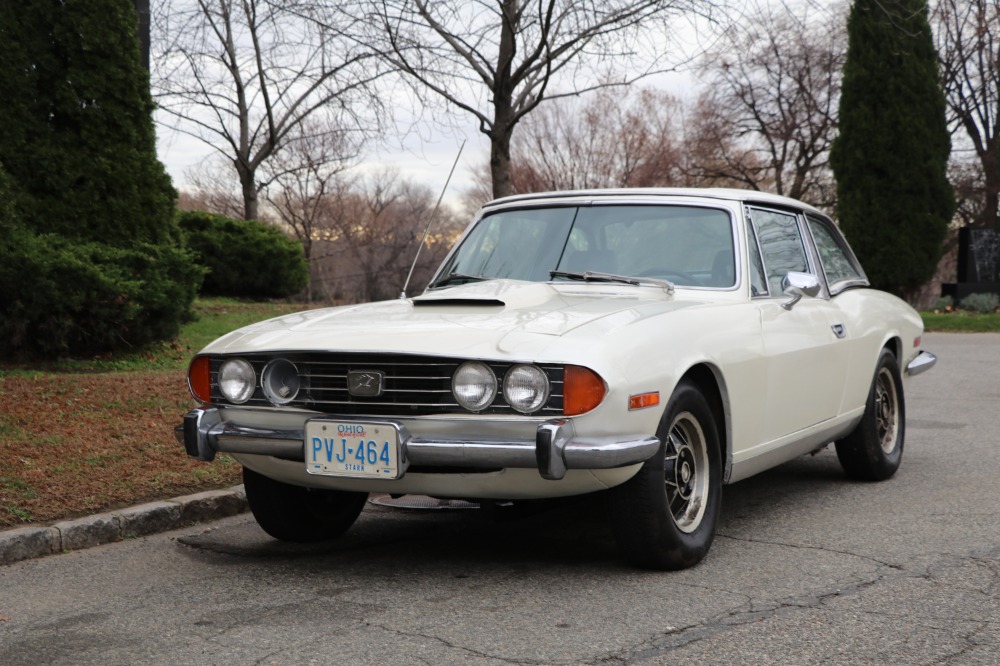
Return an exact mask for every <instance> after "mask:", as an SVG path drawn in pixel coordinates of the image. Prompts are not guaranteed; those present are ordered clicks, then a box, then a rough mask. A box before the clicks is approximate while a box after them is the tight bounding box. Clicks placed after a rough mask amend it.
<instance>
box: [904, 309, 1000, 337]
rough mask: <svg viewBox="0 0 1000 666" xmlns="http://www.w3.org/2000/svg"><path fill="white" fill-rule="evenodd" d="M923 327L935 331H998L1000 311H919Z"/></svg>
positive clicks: (999, 329)
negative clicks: (983, 312) (988, 312)
mask: <svg viewBox="0 0 1000 666" xmlns="http://www.w3.org/2000/svg"><path fill="white" fill-rule="evenodd" d="M920 316H921V317H922V318H923V320H924V329H925V330H927V331H931V332H935V333H1000V312H993V313H991V314H976V313H973V312H969V311H967V310H953V311H951V312H939V311H936V312H921V313H920Z"/></svg>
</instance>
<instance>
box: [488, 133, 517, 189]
mask: <svg viewBox="0 0 1000 666" xmlns="http://www.w3.org/2000/svg"><path fill="white" fill-rule="evenodd" d="M510 134H511V133H510V130H507V131H504V132H497V131H494V132H493V133H491V134H490V176H491V177H492V179H493V196H494V198H497V199H499V198H500V197H505V196H508V195H510V194H514V186H513V183H512V182H511V178H510Z"/></svg>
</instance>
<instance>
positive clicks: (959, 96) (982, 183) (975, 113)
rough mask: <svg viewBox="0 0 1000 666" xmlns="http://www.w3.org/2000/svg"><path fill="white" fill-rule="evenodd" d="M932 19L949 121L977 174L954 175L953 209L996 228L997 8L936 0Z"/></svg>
mask: <svg viewBox="0 0 1000 666" xmlns="http://www.w3.org/2000/svg"><path fill="white" fill-rule="evenodd" d="M935 19H936V21H937V27H938V30H937V35H938V53H939V55H940V58H941V71H942V83H943V85H944V90H945V99H946V100H947V103H948V110H949V112H950V115H951V121H952V124H953V126H954V128H955V130H956V131H958V130H962V131H963V132H964V134H965V137H966V138H967V143H966V142H963V143H964V144H965V145H969V144H971V147H972V152H973V154H974V155H975V160H977V161H978V162H979V165H978V166H979V168H980V169H981V170H982V173H981V174H979V176H978V177H975V176H973V175H971V174H969V173H968V168H967V166H966V168H964V169H960V171H963V173H964V177H963V178H962V180H961V183H959V185H960V187H959V188H958V189H959V192H958V194H959V198H960V202H959V203H960V206H962V205H963V204H964V205H966V206H971V209H972V210H975V215H974V216H972V218H971V219H970V220H969V221H970V223H972V224H975V225H978V226H987V225H992V226H996V227H997V228H1000V4H997V2H996V0H938V3H937V7H936V9H935ZM974 198H979V199H980V201H979V202H977V203H976V202H972V201H970V199H974ZM966 212H967V213H968V209H967V210H966Z"/></svg>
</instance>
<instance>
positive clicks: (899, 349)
mask: <svg viewBox="0 0 1000 666" xmlns="http://www.w3.org/2000/svg"><path fill="white" fill-rule="evenodd" d="M882 349H888V350H889V351H891V352H892V353H893V355H895V357H896V362H897V363H899V364H902V363H903V339H902V338H900V337H899V334H898V333H897V334H894V335H893V336H892V337H890V338H889V339H888V340H886V341H885V343H884V344H883V345H882ZM880 353H881V352H880Z"/></svg>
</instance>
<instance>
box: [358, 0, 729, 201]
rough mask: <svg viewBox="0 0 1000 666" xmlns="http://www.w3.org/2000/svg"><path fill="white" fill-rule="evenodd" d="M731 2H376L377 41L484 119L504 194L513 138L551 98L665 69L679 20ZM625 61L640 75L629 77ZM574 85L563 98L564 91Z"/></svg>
mask: <svg viewBox="0 0 1000 666" xmlns="http://www.w3.org/2000/svg"><path fill="white" fill-rule="evenodd" d="M724 1H725V0H701V1H696V0H583V1H581V0H537V1H534V2H528V1H526V0H441V1H439V2H430V1H429V0H370V1H369V2H368V3H367V5H368V9H369V14H368V16H369V20H370V22H371V24H372V25H373V27H374V29H375V30H376V34H375V35H373V37H372V41H373V42H375V43H378V44H380V49H381V51H382V53H383V56H384V57H385V58H386V59H387V60H388V61H389V62H390V63H391V64H392V65H393V66H394V67H395V68H397V69H398V70H399V71H400V72H402V73H403V74H404V75H406V76H407V77H409V79H410V80H411V82H412V83H414V84H415V87H416V89H417V90H418V94H423V93H424V92H427V93H429V94H431V95H432V96H436V97H437V98H439V99H442V100H444V101H445V102H446V103H447V104H448V105H451V106H453V107H455V108H457V109H459V110H461V111H463V112H465V113H467V114H470V115H471V116H472V117H474V118H475V119H476V121H477V122H478V124H479V131H480V132H482V133H483V134H485V135H486V136H487V137H489V139H490V174H491V180H492V189H493V195H494V196H498V197H499V196H504V195H506V194H509V193H511V192H512V191H513V189H514V186H513V183H512V181H511V137H512V135H513V132H514V128H515V126H517V124H518V123H519V122H521V121H522V120H523V119H524V118H525V116H527V115H528V114H530V113H531V112H532V111H534V109H535V108H536V107H537V106H538V105H539V103H540V102H542V100H544V99H546V98H556V97H564V96H569V95H579V94H580V93H582V92H585V91H588V90H593V89H596V88H600V87H604V86H609V85H625V84H628V83H631V82H634V81H636V80H638V79H641V78H643V77H644V76H648V75H649V74H651V73H654V72H657V71H662V70H663V69H664V68H665V66H666V64H667V62H668V56H671V55H676V53H671V49H670V48H668V44H669V39H668V37H669V35H670V34H671V30H670V27H671V20H673V19H675V18H676V17H678V16H680V15H684V14H688V15H694V14H697V15H700V16H707V15H710V14H711V13H712V12H714V11H715V10H716V9H718V8H719V7H720V6H721V5H722V4H723V2H724ZM625 63H629V64H632V65H633V66H635V67H636V69H634V70H632V71H630V72H629V73H625V72H624V70H622V69H621V67H623V66H624V64H625ZM557 83H560V84H563V85H567V86H568V88H566V89H564V90H562V91H559V90H557V89H556V84H557Z"/></svg>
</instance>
